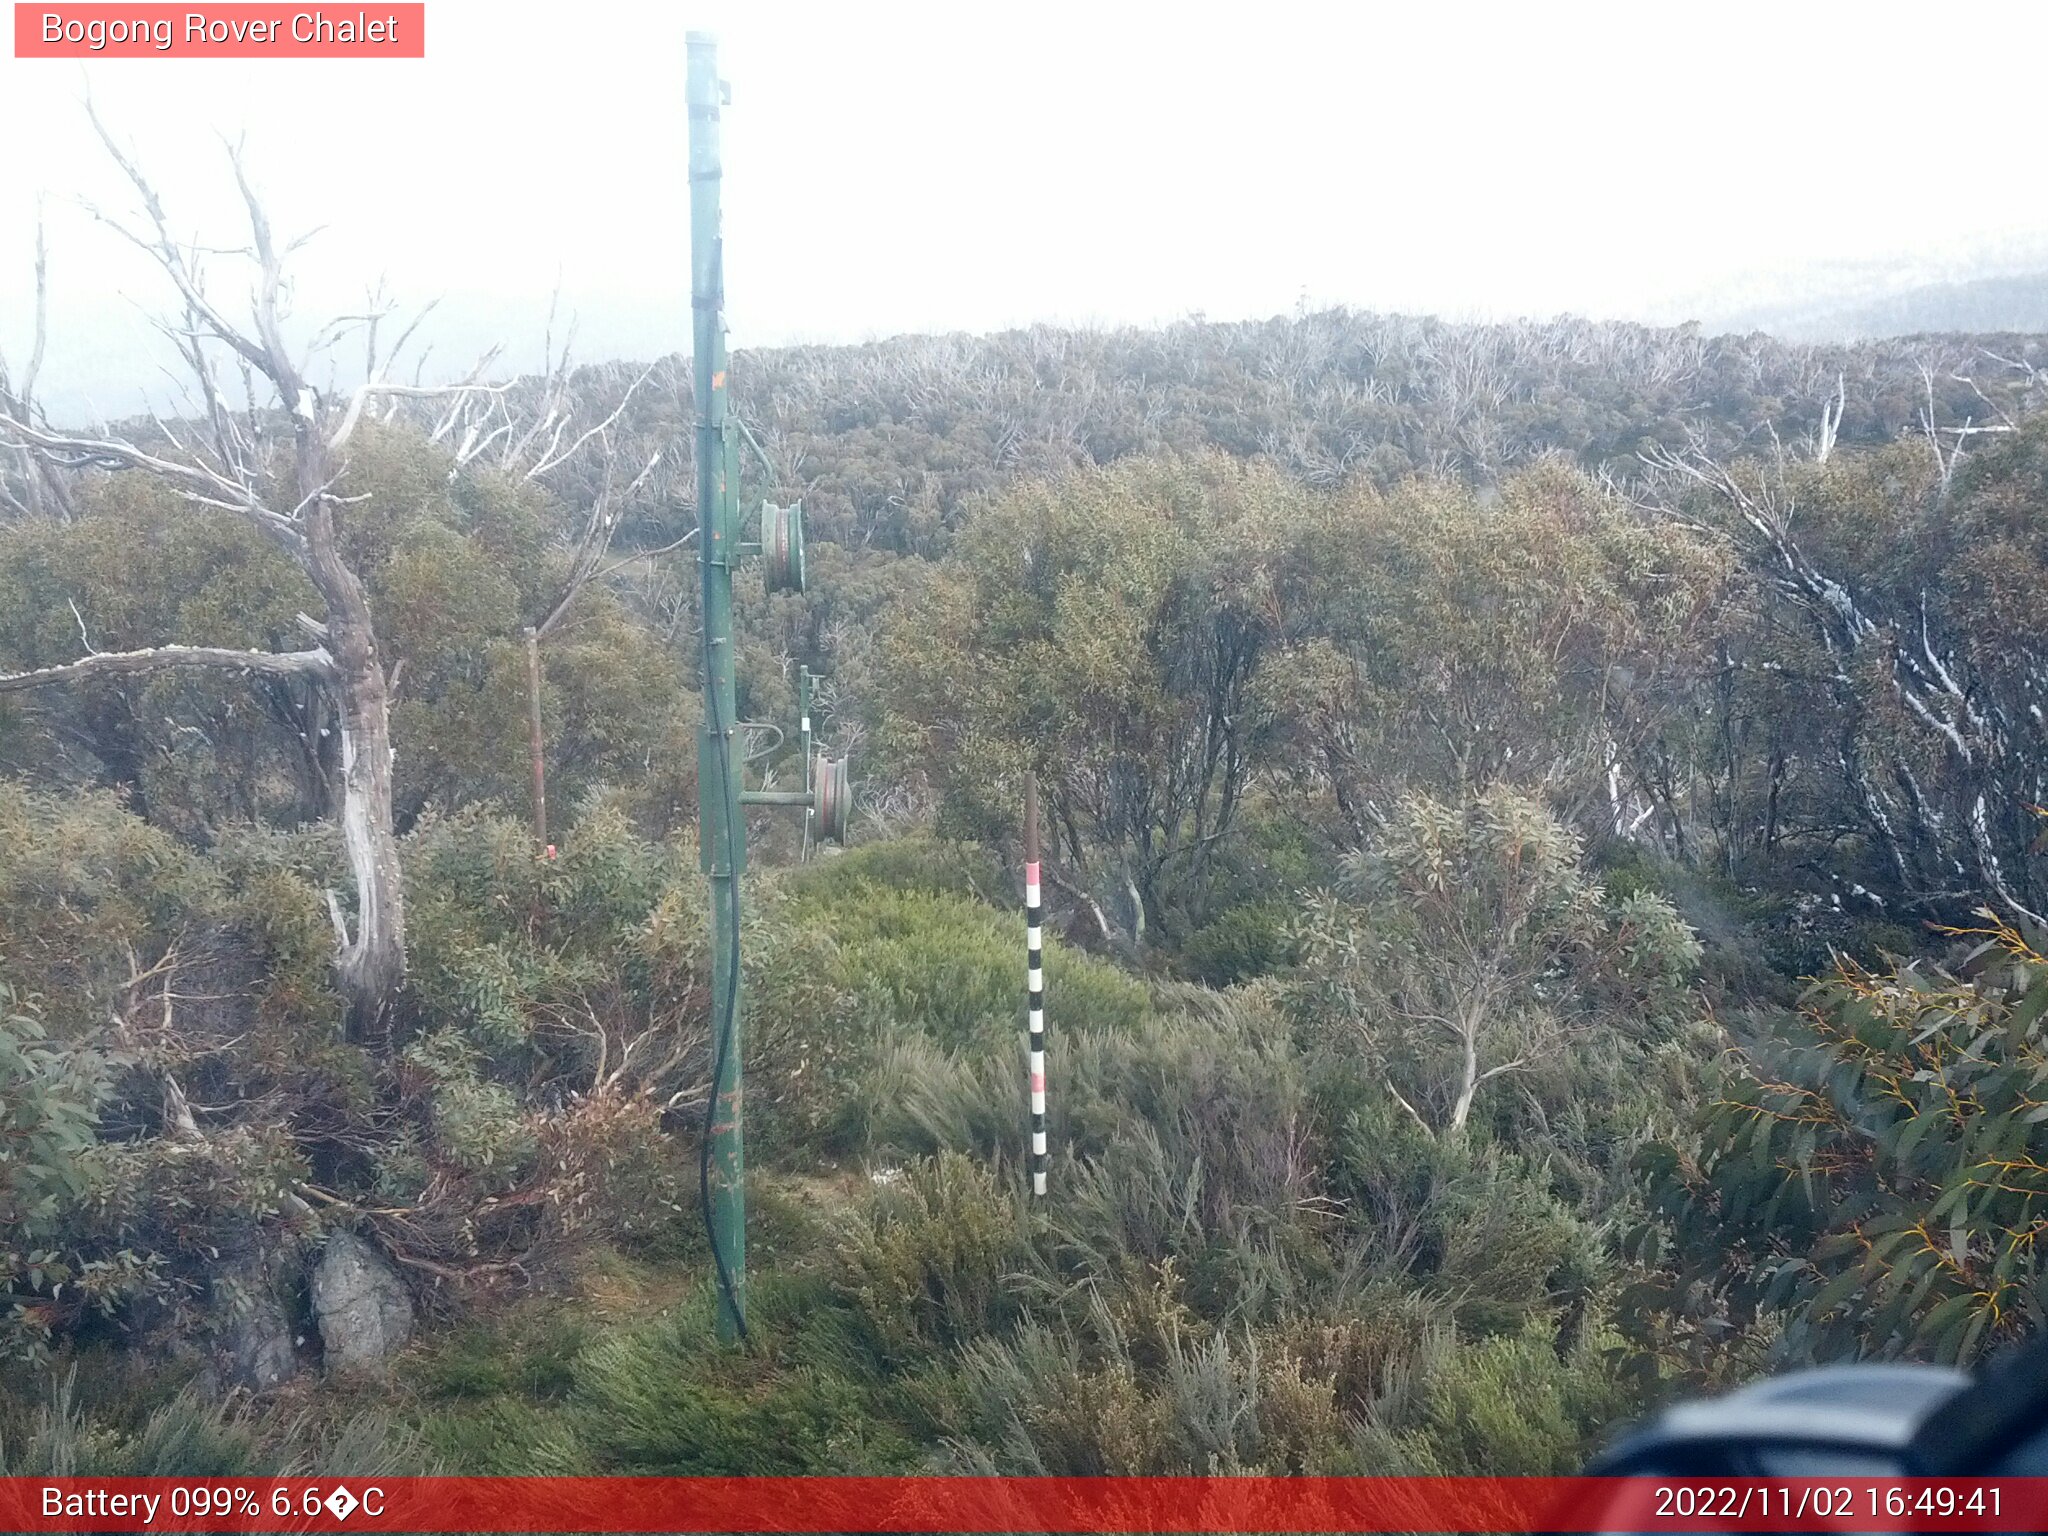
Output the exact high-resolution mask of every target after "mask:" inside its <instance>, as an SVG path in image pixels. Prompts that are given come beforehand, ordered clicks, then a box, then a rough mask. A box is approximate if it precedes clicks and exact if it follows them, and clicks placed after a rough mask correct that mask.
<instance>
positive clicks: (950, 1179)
mask: <svg viewBox="0 0 2048 1536" xmlns="http://www.w3.org/2000/svg"><path fill="white" fill-rule="evenodd" d="M875 1180H876V1182H875V1185H874V1188H873V1190H872V1192H871V1193H870V1194H869V1196H868V1197H867V1199H866V1200H865V1201H864V1202H863V1203H862V1204H861V1206H860V1207H858V1208H857V1209H856V1210H854V1211H853V1212H850V1213H849V1215H848V1218H847V1220H846V1222H845V1223H844V1225H843V1226H842V1228H841V1230H840V1232H839V1234H838V1237H837V1239H836V1242H835V1244H834V1249H833V1253H834V1278H833V1284H834V1287H835V1289H836V1290H837V1291H838V1292H839V1294H840V1295H841V1296H843V1297H844V1298H845V1299H846V1301H847V1302H848V1304H849V1305H850V1306H851V1307H852V1309H853V1312H854V1315H855V1316H856V1317H857V1318H858V1319H859V1320H860V1324H861V1328H862V1331H863V1334H864V1335H865V1337H866V1340H867V1343H868V1347H869V1348H870V1349H871V1350H872V1351H873V1353H874V1355H875V1358H876V1359H877V1360H878V1361H880V1362H882V1363H884V1364H894V1365H903V1364H907V1363H910V1362H914V1361H916V1360H919V1359H922V1358H925V1357H927V1356H929V1355H931V1354H933V1353H936V1352H942V1351H945V1350H948V1349H957V1348H959V1347H961V1346H962V1345H965V1344H967V1343H969V1342H971V1341H972V1340H974V1339H976V1338H980V1337H983V1336H984V1335H987V1334H990V1333H994V1332H997V1331H998V1330H1000V1329H1001V1328H1002V1327H1004V1326H1005V1325H1006V1324H1007V1323H1008V1322H1009V1321H1010V1320H1011V1319H1012V1318H1014V1317H1015V1316H1016V1312H1017V1298H1016V1294H1015V1293H1016V1285H1015V1280H1016V1275H1017V1272H1018V1271H1019V1270H1020V1269H1021V1267H1022V1265H1023V1263H1024V1256H1025V1252H1026V1243H1025V1235H1024V1234H1025V1228H1024V1224H1023V1222H1022V1221H1020V1219H1019V1214H1018V1212H1017V1210H1016V1209H1015V1197H1014V1195H1013V1194H1012V1193H1011V1192H1010V1191H1007V1190H1004V1189H1002V1188H1000V1187H999V1186H998V1184H997V1182H996V1180H995V1179H994V1178H993V1177H992V1176H991V1175H990V1174H989V1173H987V1172H986V1171H985V1170H983V1169H982V1168H981V1167H979V1166H978V1165H976V1164H975V1163H973V1162H970V1161H969V1160H968V1159H967V1158H965V1157H963V1156H961V1155H960V1154H958V1153H953V1152H949V1153H942V1154H941V1155H940V1156H939V1157H937V1158H935V1159H931V1160H928V1161H919V1162H915V1163H909V1164H906V1165H904V1166H903V1167H900V1168H892V1169H885V1170H882V1171H880V1172H878V1173H877V1174H876V1175H875Z"/></svg>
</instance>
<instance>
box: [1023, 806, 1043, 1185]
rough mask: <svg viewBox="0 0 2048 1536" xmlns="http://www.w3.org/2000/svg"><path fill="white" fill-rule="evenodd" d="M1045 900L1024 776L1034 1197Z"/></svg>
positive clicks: (1039, 1144) (1039, 1172)
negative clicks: (1040, 880)
mask: <svg viewBox="0 0 2048 1536" xmlns="http://www.w3.org/2000/svg"><path fill="white" fill-rule="evenodd" d="M1044 921H1045V904H1044V898H1043V897H1042V896H1041V895H1040V894H1039V887H1038V776H1037V775H1036V774H1032V773H1027V774H1025V775H1024V988H1025V992H1026V994H1027V999H1028V1002H1029V1006H1030V1010H1031V1011H1030V1026H1031V1193H1033V1194H1034V1195H1042V1194H1044V1193H1045V1150H1046V1149H1045V948H1044V940H1043V938H1042V937H1041V933H1040V930H1041V925H1042V924H1043V923H1044Z"/></svg>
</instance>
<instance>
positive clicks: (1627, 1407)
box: [1359, 1328, 1641, 1477]
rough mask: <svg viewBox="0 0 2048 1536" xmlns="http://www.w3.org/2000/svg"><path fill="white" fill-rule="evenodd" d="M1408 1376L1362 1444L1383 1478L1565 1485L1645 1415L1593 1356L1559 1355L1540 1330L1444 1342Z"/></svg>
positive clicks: (1364, 1456) (1583, 1351) (1422, 1354)
mask: <svg viewBox="0 0 2048 1536" xmlns="http://www.w3.org/2000/svg"><path fill="white" fill-rule="evenodd" d="M1404 1375H1405V1379H1401V1380H1399V1381H1398V1383H1397V1384H1396V1385H1395V1387H1394V1390H1391V1391H1389V1392H1388V1393H1387V1394H1386V1396H1385V1398H1384V1399H1383V1400H1382V1402H1381V1404H1380V1405H1379V1406H1378V1407H1377V1408H1376V1410H1375V1412H1374V1413H1373V1415H1372V1416H1371V1418H1370V1420H1369V1428H1368V1429H1367V1430H1366V1432H1365V1433H1364V1434H1362V1435H1361V1436H1360V1445H1359V1452H1360V1457H1361V1460H1363V1461H1364V1462H1365V1463H1366V1465H1367V1466H1368V1467H1369V1468H1370V1469H1371V1470H1372V1471H1374V1472H1377V1473H1394V1474H1402V1475H1407V1476H1417V1475H1420V1476H1443V1475H1446V1474H1454V1475H1458V1476H1475V1475H1476V1476H1488V1477H1544V1476H1549V1477H1557V1476H1564V1475H1567V1474H1570V1473H1573V1472H1576V1471H1578V1470H1579V1469H1580V1468H1581V1467H1582V1466H1583V1465H1584V1464H1585V1459H1586V1456H1587V1453H1588V1451H1589V1449H1590V1448H1591V1447H1592V1446H1593V1445H1594V1444H1596V1443H1597V1442H1598V1441H1599V1440H1600V1439H1601V1438H1603V1437H1604V1436H1605V1435H1606V1434H1607V1433H1608V1432H1609V1431H1610V1429H1611V1427H1612V1426H1613V1425H1615V1424H1617V1423H1623V1422H1626V1421H1627V1420H1628V1419H1629V1418H1630V1417H1631V1416H1632V1415H1633V1414H1634V1413H1636V1412H1638V1411H1640V1407H1641V1403H1640V1399H1638V1398H1636V1397H1634V1396H1632V1395H1631V1394H1630V1392H1629V1391H1628V1390H1627V1388H1626V1387H1625V1386H1623V1385H1622V1384H1621V1383H1620V1382H1618V1381H1617V1380H1616V1379H1615V1377H1614V1375H1613V1373H1612V1372H1611V1370H1610V1369H1609V1368H1608V1367H1607V1365H1606V1363H1605V1361H1604V1360H1603V1358H1602V1356H1601V1354H1600V1352H1599V1351H1598V1350H1597V1349H1596V1348H1593V1347H1591V1346H1590V1345H1589V1346H1584V1347H1581V1348H1578V1349H1575V1350H1572V1351H1569V1352H1564V1353H1561V1352H1560V1351H1559V1350H1558V1348H1557V1345H1556V1341H1555V1340H1554V1339H1553V1338H1552V1337H1551V1336H1550V1334H1549V1332H1548V1330H1545V1329H1539V1328H1531V1329H1528V1330H1525V1331H1523V1332H1521V1333H1518V1334H1503V1335H1500V1336H1498V1337H1495V1338H1489V1339H1484V1340H1481V1341H1479V1342H1476V1343H1470V1344H1457V1345H1451V1344H1450V1342H1449V1341H1448V1340H1447V1339H1445V1338H1443V1337H1441V1336H1439V1337H1438V1338H1436V1339H1434V1340H1431V1341H1430V1342H1429V1344H1428V1345H1426V1346H1425V1347H1424V1348H1423V1349H1421V1350H1418V1351H1417V1352H1416V1355H1415V1357H1414V1358H1413V1360H1412V1362H1411V1363H1410V1364H1409V1366H1408V1368H1407V1371H1406V1372H1405V1373H1404Z"/></svg>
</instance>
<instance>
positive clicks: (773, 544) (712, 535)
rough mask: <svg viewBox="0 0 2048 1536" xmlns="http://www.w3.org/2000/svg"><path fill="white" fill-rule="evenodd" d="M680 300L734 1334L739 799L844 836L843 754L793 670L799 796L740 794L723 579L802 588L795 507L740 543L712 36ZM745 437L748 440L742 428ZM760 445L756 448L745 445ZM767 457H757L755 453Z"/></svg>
mask: <svg viewBox="0 0 2048 1536" xmlns="http://www.w3.org/2000/svg"><path fill="white" fill-rule="evenodd" d="M688 52H689V89H688V100H689V108H690V308H691V319H692V321H693V325H692V343H693V345H692V363H693V368H694V373H693V378H692V400H693V402H694V408H695V413H696V442H695V445H694V446H695V449H696V463H697V561H698V568H699V571H700V573H701V574H702V578H703V593H702V599H703V603H702V616H703V626H704V666H703V689H704V723H703V726H702V729H701V730H700V731H699V733H698V737H697V829H698V847H699V851H700V857H701V859H702V863H703V868H704V872H705V874H706V875H707V876H708V877H709V878H710V882H711V936H712V962H711V1032H712V1051H711V1059H712V1068H711V1099H710V1103H709V1106H708V1109H707V1113H706V1116H705V1126H704V1136H703V1142H702V1147H701V1150H700V1155H699V1163H698V1174H699V1193H700V1195H701V1196H702V1201H703V1207H704V1222H705V1227H706V1230H707V1232H708V1234H709V1236H710V1239H711V1253H712V1263H713V1266H714V1269H715V1271H716V1279H717V1283H718V1333H719V1337H720V1338H721V1339H725V1340H728V1341H730V1340H735V1339H742V1338H744V1337H745V1336H746V1329H747V1325H746V1274H747V1236H746V1192H745V1177H746V1150H745V1138H744V1134H743V1110H744V1107H745V1100H744V1097H743V1094H742V1085H741V1073H740V877H741V875H742V874H743V873H744V872H745V870H746V862H747V829H746V821H745V818H744V813H743V809H742V808H743V807H744V806H747V805H777V806H791V807H801V808H802V809H803V811H804V813H805V827H804V846H805V849H806V850H807V851H808V849H809V847H810V845H811V843H812V842H813V841H814V840H817V841H832V842H844V841H845V839H846V828H847V820H848V812H849V810H850V801H851V796H850V794H849V785H848V780H847V765H846V761H845V759H844V758H838V759H835V758H831V757H828V756H826V755H824V754H823V753H816V752H814V751H813V749H812V745H811V674H810V672H809V671H808V670H803V671H800V672H799V674H798V677H797V711H798V716H799V719H798V727H797V728H798V741H799V746H800V750H801V761H802V763H803V774H804V784H803V788H802V789H800V790H749V789H748V788H747V787H746V778H745V772H746V752H745V748H744V738H743V737H742V736H741V734H740V733H741V730H742V727H743V726H744V725H746V724H747V722H744V721H741V720H740V719H739V718H738V711H739V698H738V688H737V684H736V681H735V677H734V669H733V633H732V573H733V566H734V564H735V562H736V561H737V560H738V559H739V558H740V557H741V556H742V555H743V554H756V553H758V554H759V555H761V556H762V558H763V561H764V571H763V575H764V577H765V579H766V582H767V586H768V590H769V591H771V592H776V591H795V592H801V591H802V590H803V587H804V532H803V530H804V524H803V508H802V506H801V504H796V505H791V506H787V507H780V506H776V505H775V504H774V503H772V502H764V503H763V504H762V507H761V523H760V532H759V537H758V538H757V539H755V540H752V541H749V542H746V543H742V542H741V537H740V533H741V528H740V510H739V505H740V503H739V489H740V473H739V471H740V461H739V444H740V437H741V435H742V433H743V432H744V428H743V427H741V426H740V424H739V421H738V418H736V417H735V416H734V415H733V414H732V412H731V406H730V397H729V390H728V382H727V377H726V369H727V358H726V347H725V257H724V240H723V236H722V235H721V233H720V230H719V216H718V194H719V180H720V176H721V168H720V160H719V114H720V109H721V108H722V107H723V106H724V105H725V102H726V100H727V96H726V91H725V86H724V83H723V82H722V81H720V79H719V78H718V41H717V39H716V38H714V37H712V36H711V35H710V34H708V33H703V32H692V33H691V34H690V36H689V45H688ZM748 436H749V440H750V441H751V434H748ZM757 451H758V450H757ZM764 458H765V456H764Z"/></svg>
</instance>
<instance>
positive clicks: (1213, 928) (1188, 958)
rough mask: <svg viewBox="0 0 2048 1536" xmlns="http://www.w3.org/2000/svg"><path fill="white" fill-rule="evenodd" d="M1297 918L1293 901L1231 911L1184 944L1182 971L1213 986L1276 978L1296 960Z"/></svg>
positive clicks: (1262, 904)
mask: <svg viewBox="0 0 2048 1536" xmlns="http://www.w3.org/2000/svg"><path fill="white" fill-rule="evenodd" d="M1294 918H1295V904H1294V903H1293V902H1290V901H1259V902H1252V903H1249V904H1247V905H1245V906H1240V907H1231V908H1229V909H1228V910H1227V911H1225V912H1223V913H1221V914H1220V915H1218V916H1217V917H1216V918H1215V919H1214V920H1212V921H1211V922H1208V923H1205V924H1204V925H1203V926H1201V927H1200V928H1197V929H1196V930H1195V931H1194V932H1193V933H1191V934H1189V935H1188V937H1187V940H1186V942H1185V943H1183V944H1182V946H1181V951H1180V968H1181V970H1182V971H1183V972H1184V973H1185V974H1187V975H1188V976H1191V977H1193V978H1194V979H1195V980H1196V981H1199V982H1201V983H1203V984H1204V985H1205V986H1211V987H1231V986H1236V985H1237V984H1238V983H1239V982H1243V981H1252V980H1254V979H1256V978H1258V977H1260V976H1270V975H1273V974H1274V973H1275V972H1278V971H1281V970H1284V969H1285V968H1286V967H1287V966H1289V965H1291V964H1293V963H1294V960H1295V958H1296V955H1297V952H1298V950H1297V946H1296V944H1295V938H1294V932H1293V924H1294Z"/></svg>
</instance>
